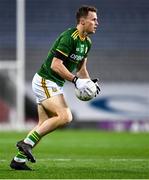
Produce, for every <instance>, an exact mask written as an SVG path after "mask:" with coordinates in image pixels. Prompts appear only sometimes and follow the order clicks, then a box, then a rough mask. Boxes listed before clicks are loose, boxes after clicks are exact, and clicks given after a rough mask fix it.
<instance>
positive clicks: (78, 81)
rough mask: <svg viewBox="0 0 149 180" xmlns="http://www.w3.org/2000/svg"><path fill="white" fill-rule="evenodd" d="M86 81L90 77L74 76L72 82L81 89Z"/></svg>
mask: <svg viewBox="0 0 149 180" xmlns="http://www.w3.org/2000/svg"><path fill="white" fill-rule="evenodd" d="M87 81H90V79H80V78H78V77H77V76H75V77H74V79H73V81H72V82H73V83H74V84H75V86H76V88H77V89H82V88H84V86H85V84H86V82H87Z"/></svg>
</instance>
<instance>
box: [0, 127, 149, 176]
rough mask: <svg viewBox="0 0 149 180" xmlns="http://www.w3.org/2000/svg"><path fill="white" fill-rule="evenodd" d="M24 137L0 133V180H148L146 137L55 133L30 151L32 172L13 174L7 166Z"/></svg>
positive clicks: (141, 135)
mask: <svg viewBox="0 0 149 180" xmlns="http://www.w3.org/2000/svg"><path fill="white" fill-rule="evenodd" d="M25 135H26V133H16V132H1V133H0V178H1V179H122V178H123V179H147V178H149V134H147V133H137V134H133V133H116V132H101V131H95V130H58V131H55V132H53V133H51V134H49V135H47V136H46V137H44V138H43V139H42V141H41V142H40V144H38V146H37V147H36V148H35V149H34V150H33V154H34V155H35V157H36V160H37V162H36V163H35V164H32V163H28V165H29V166H30V167H31V168H33V171H15V170H12V169H10V167H9V163H10V161H11V159H12V157H13V156H14V155H15V154H16V148H15V143H16V141H18V140H20V139H22V138H24V137H25Z"/></svg>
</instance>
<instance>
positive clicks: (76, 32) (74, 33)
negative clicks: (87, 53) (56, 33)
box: [71, 29, 86, 41]
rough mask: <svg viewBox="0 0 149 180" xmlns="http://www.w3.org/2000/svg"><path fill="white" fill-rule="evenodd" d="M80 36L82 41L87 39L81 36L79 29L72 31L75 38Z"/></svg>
mask: <svg viewBox="0 0 149 180" xmlns="http://www.w3.org/2000/svg"><path fill="white" fill-rule="evenodd" d="M78 36H79V38H80V40H81V41H84V40H85V39H86V37H81V36H80V34H79V31H78V29H77V30H75V31H74V32H73V33H72V35H71V37H72V38H73V39H74V40H75V39H77V37H78Z"/></svg>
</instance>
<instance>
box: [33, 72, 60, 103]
mask: <svg viewBox="0 0 149 180" xmlns="http://www.w3.org/2000/svg"><path fill="white" fill-rule="evenodd" d="M32 90H33V93H34V94H35V97H36V102H37V103H41V102H42V101H44V100H46V99H48V98H50V97H52V96H56V95H59V94H63V87H61V86H58V85H57V84H56V83H55V82H53V81H50V80H47V79H44V78H43V77H41V76H39V75H38V74H37V73H36V74H35V75H34V77H33V80H32Z"/></svg>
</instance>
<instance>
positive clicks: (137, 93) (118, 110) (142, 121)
mask: <svg viewBox="0 0 149 180" xmlns="http://www.w3.org/2000/svg"><path fill="white" fill-rule="evenodd" d="M82 4H90V5H95V6H96V7H97V8H98V17H99V28H98V30H97V32H96V34H95V35H93V36H92V37H91V39H92V42H93V46H92V50H91V52H90V54H89V61H88V69H89V71H90V74H91V77H98V78H99V79H100V85H101V95H100V96H99V97H98V98H96V99H94V100H93V101H91V102H88V103H83V102H80V101H78V100H77V99H76V98H75V96H74V93H73V92H74V90H73V85H72V84H71V83H67V84H66V86H65V92H66V99H67V101H68V104H69V105H70V107H71V109H72V112H73V114H74V121H73V123H72V124H71V125H70V127H74V128H77V127H86V128H88V127H89V128H91V127H95V128H100V129H101V128H102V129H108V130H109V129H114V130H118V131H122V130H133V131H148V130H149V84H148V82H149V71H148V70H149V60H148V57H149V51H148V48H149V24H148V19H149V2H148V1H147V0H141V1H140V0H112V1H109V0H76V1H72V0H61V1H60V0H50V1H49V0H36V1H35V0H26V25H25V27H26V28H25V32H26V38H25V39H26V51H25V82H26V84H25V87H26V95H25V100H26V101H25V120H26V121H27V122H31V123H32V124H33V123H34V122H36V121H37V113H36V105H35V99H34V97H33V94H32V91H31V80H32V77H33V75H34V73H35V72H36V71H37V70H38V68H39V66H40V65H41V63H42V62H43V59H44V58H45V57H46V55H47V52H48V49H49V47H50V45H51V44H52V43H53V41H54V40H55V38H56V37H57V36H58V35H59V33H60V32H62V31H63V30H65V29H66V28H69V27H72V26H75V15H74V14H75V11H76V9H77V8H78V7H79V6H80V5H82ZM0 24H1V27H0V60H1V61H9V60H12V59H16V1H15V0H0ZM0 80H1V81H0V82H1V83H0V109H1V110H0V122H1V124H4V123H7V122H9V121H10V120H9V118H10V116H9V111H10V108H13V104H15V102H14V101H15V98H14V97H15V96H14V94H15V88H14V86H13V83H14V82H13V81H15V79H13V80H12V79H9V78H8V74H7V72H4V70H1V71H0ZM10 81H11V82H10Z"/></svg>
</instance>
